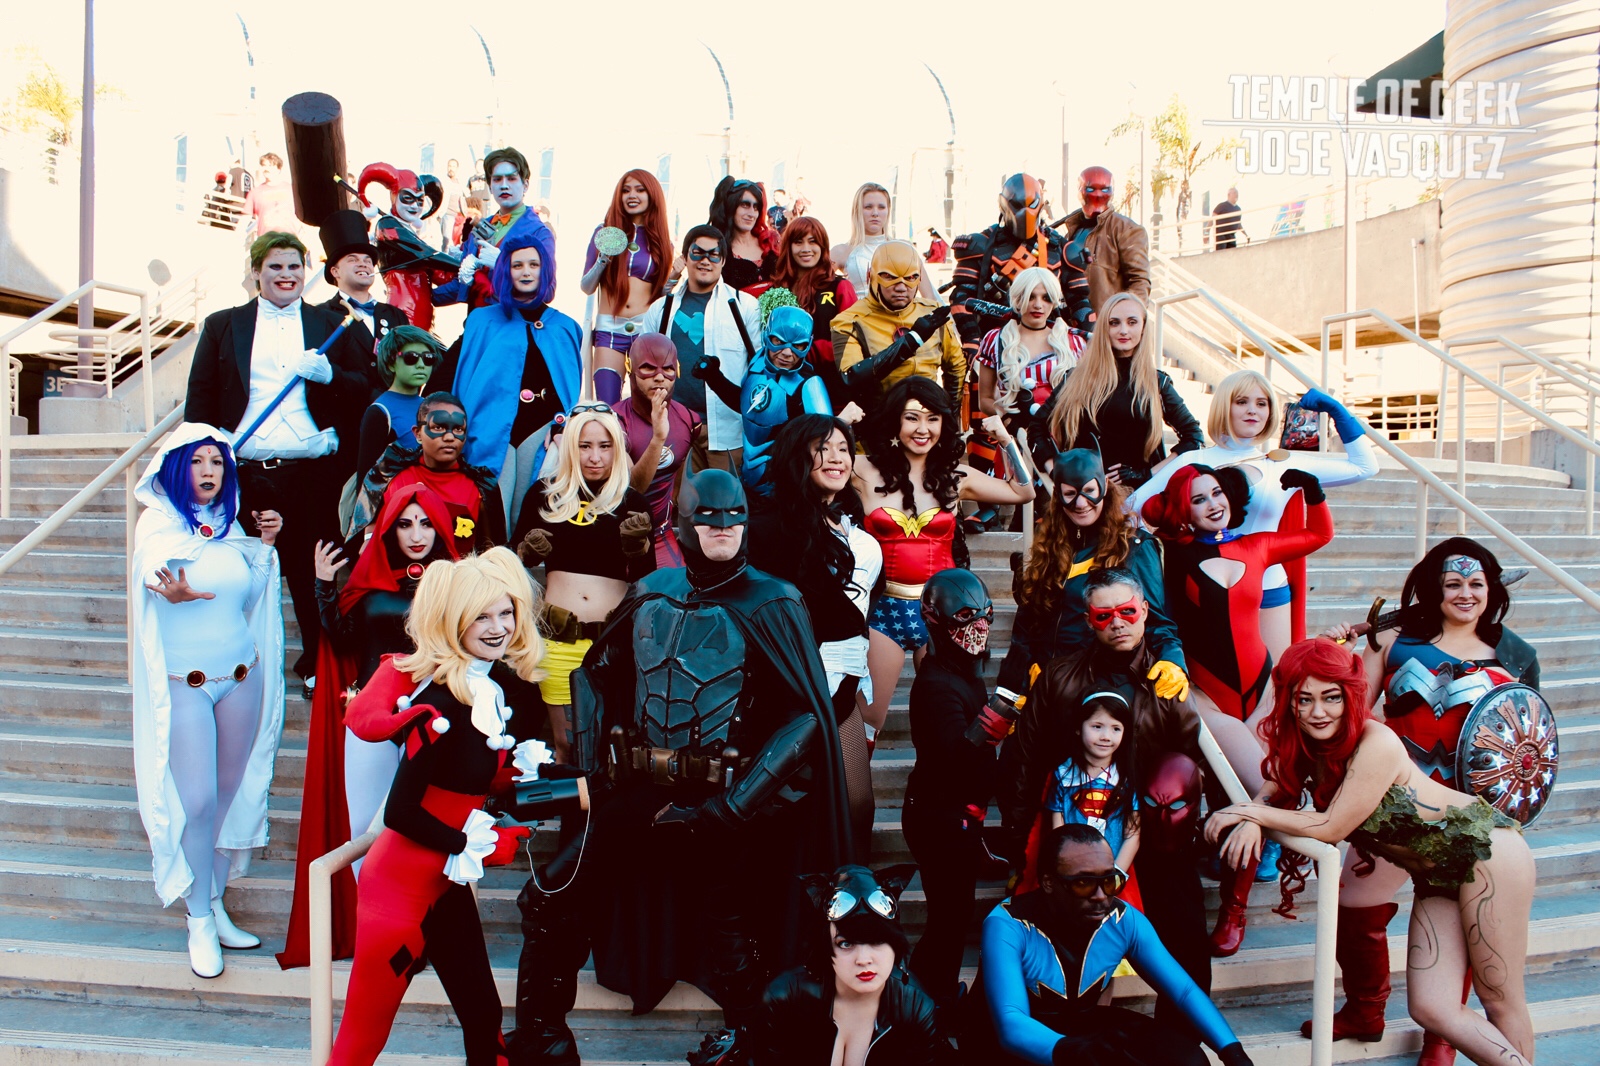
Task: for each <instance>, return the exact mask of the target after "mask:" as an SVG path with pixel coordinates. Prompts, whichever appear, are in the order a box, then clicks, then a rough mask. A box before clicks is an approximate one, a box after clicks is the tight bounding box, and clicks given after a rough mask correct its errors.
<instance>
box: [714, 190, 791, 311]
mask: <svg viewBox="0 0 1600 1066" xmlns="http://www.w3.org/2000/svg"><path fill="white" fill-rule="evenodd" d="M706 222H707V223H708V224H710V225H712V226H715V227H716V228H717V230H718V232H721V233H724V234H727V237H728V258H727V260H726V261H725V262H724V263H723V264H722V280H723V281H726V282H727V283H728V284H729V285H732V286H733V287H734V288H736V289H738V290H739V291H741V292H747V293H749V294H750V295H751V296H760V295H761V293H762V291H763V290H764V289H766V287H767V285H768V284H769V283H770V279H771V277H772V271H773V268H774V267H776V266H777V265H778V231H777V230H775V229H773V228H772V225H771V224H770V223H769V222H768V221H767V194H766V192H764V191H763V190H762V188H761V186H760V185H759V184H758V183H756V182H753V181H747V180H745V179H743V178H734V177H733V176H731V175H730V176H728V177H725V178H723V179H722V180H721V181H719V182H718V183H717V188H716V190H715V191H714V192H713V193H712V194H711V207H710V211H709V215H708V217H707V218H706Z"/></svg>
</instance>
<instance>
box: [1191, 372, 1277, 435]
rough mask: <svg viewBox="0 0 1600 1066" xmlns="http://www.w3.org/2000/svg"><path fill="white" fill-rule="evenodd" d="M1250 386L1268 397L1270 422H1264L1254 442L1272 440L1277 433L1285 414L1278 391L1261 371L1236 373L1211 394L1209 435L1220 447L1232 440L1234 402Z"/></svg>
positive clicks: (1207, 420) (1208, 421) (1230, 375)
mask: <svg viewBox="0 0 1600 1066" xmlns="http://www.w3.org/2000/svg"><path fill="white" fill-rule="evenodd" d="M1251 386H1255V387H1256V388H1258V389H1260V390H1261V395H1263V396H1265V397H1266V398H1267V420H1266V422H1264V423H1262V426H1261V432H1260V433H1257V434H1256V436H1255V439H1256V440H1258V441H1271V440H1272V435H1273V434H1274V433H1276V432H1277V431H1278V418H1279V416H1280V415H1282V414H1283V405H1282V404H1281V403H1280V402H1279V400H1278V391H1277V390H1276V389H1274V388H1273V387H1272V382H1270V381H1268V380H1267V378H1266V375H1264V374H1262V373H1261V372H1260V371H1258V370H1235V371H1234V372H1233V373H1231V374H1229V375H1228V376H1227V377H1225V378H1223V379H1222V381H1221V383H1220V384H1218V385H1217V388H1216V391H1215V392H1213V393H1212V395H1211V412H1210V413H1209V414H1207V415H1206V432H1207V433H1208V434H1210V436H1211V442H1212V443H1213V444H1221V443H1223V442H1224V441H1226V440H1230V439H1231V438H1232V437H1233V418H1232V415H1233V401H1235V400H1237V399H1238V398H1239V397H1241V396H1243V395H1244V394H1245V393H1247V392H1249V391H1250V388H1251ZM1239 443H1240V444H1244V443H1247V442H1245V441H1239Z"/></svg>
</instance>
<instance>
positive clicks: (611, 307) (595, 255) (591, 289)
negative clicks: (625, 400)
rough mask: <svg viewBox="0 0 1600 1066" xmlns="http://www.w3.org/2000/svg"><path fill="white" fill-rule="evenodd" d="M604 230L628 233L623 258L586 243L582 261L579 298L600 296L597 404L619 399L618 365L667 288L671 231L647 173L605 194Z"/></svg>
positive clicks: (634, 173) (636, 173)
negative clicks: (607, 202) (608, 201)
mask: <svg viewBox="0 0 1600 1066" xmlns="http://www.w3.org/2000/svg"><path fill="white" fill-rule="evenodd" d="M606 226H611V227H615V228H616V229H620V230H622V231H623V232H624V233H626V234H628V246H627V250H626V252H625V253H624V254H622V255H619V256H616V257H615V258H613V257H611V256H608V255H601V254H600V252H599V251H598V250H597V249H596V248H595V246H594V238H593V237H591V238H590V240H589V248H588V251H587V253H586V256H585V258H584V261H583V271H584V273H583V280H582V281H580V282H579V283H578V284H579V286H580V287H581V288H582V289H583V291H584V293H585V295H593V294H594V293H595V292H596V291H597V290H598V291H599V293H600V297H599V309H598V312H597V314H596V317H595V320H594V335H593V337H592V338H591V340H592V343H593V345H594V348H593V351H594V394H595V397H596V398H597V399H599V400H600V401H601V402H602V403H608V404H615V403H616V402H617V401H618V400H620V399H622V375H623V365H624V363H625V361H626V356H627V354H628V349H629V348H630V347H631V346H632V345H633V342H634V339H635V338H637V337H638V336H640V335H641V334H642V333H643V332H644V325H643V323H642V321H641V317H642V316H643V315H644V313H645V310H646V309H647V308H649V306H650V305H651V304H652V303H654V302H655V301H656V300H658V299H660V298H661V294H662V293H663V292H665V291H666V289H667V271H668V270H669V268H670V267H671V265H672V231H671V229H670V228H669V227H668V225H667V197H666V194H665V193H664V192H662V191H661V183H660V182H659V181H657V180H656V177H655V175H654V174H652V173H650V172H649V171H648V170H630V171H628V172H627V173H625V174H623V175H622V179H621V180H620V181H618V182H617V188H616V191H615V192H613V193H612V194H611V206H610V208H608V209H607V210H606V217H605V221H604V222H602V223H601V224H600V226H597V227H596V228H595V233H596V234H598V233H599V232H600V230H601V229H602V228H604V227H606Z"/></svg>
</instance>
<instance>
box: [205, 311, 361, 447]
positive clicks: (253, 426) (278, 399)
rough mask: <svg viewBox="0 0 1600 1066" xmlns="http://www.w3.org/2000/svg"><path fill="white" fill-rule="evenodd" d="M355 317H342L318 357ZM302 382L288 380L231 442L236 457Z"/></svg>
mask: <svg viewBox="0 0 1600 1066" xmlns="http://www.w3.org/2000/svg"><path fill="white" fill-rule="evenodd" d="M355 317H356V316H355V314H354V312H352V313H350V314H347V315H345V316H344V321H343V322H340V323H339V326H338V328H337V329H335V330H334V331H333V332H332V333H330V334H328V339H327V340H325V341H323V342H322V346H321V347H320V348H318V349H317V354H318V355H327V354H328V349H329V348H332V347H333V343H334V341H337V340H338V339H339V336H340V334H342V333H343V332H344V330H345V327H346V326H348V325H349V324H350V323H351V322H353V321H355ZM304 380H305V379H303V378H301V377H300V376H299V375H296V376H294V377H292V378H290V379H289V384H287V385H285V386H284V387H283V391H281V392H279V393H278V395H276V396H274V397H273V398H272V402H271V403H269V404H267V409H266V410H265V411H262V412H261V414H260V415H259V416H257V418H256V420H255V421H254V422H252V423H250V428H249V429H247V430H245V431H244V432H243V433H242V434H240V435H239V437H238V438H237V439H236V440H235V441H234V442H233V453H234V455H238V454H239V448H240V446H241V445H243V444H244V442H245V441H247V440H249V439H250V438H251V437H252V436H254V435H255V431H256V430H258V429H260V428H261V423H263V422H265V421H266V420H267V416H268V415H270V414H272V412H274V411H276V410H277V409H278V405H279V404H280V403H282V402H283V401H284V400H285V399H286V398H287V397H288V395H289V393H291V392H292V391H294V387H295V386H296V385H299V384H300V383H301V382H302V381H304Z"/></svg>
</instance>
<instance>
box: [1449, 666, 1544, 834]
mask: <svg viewBox="0 0 1600 1066" xmlns="http://www.w3.org/2000/svg"><path fill="white" fill-rule="evenodd" d="M1560 762H1561V746H1560V743H1559V739H1558V737H1557V736H1556V717H1555V715H1554V714H1552V713H1551V711H1550V705H1549V704H1548V703H1546V702H1545V699H1544V697H1543V696H1541V695H1540V694H1539V690H1538V689H1536V688H1531V687H1529V686H1528V685H1522V684H1516V683H1512V684H1508V685H1499V686H1497V687H1495V688H1493V689H1491V690H1490V691H1488V692H1486V693H1484V694H1483V695H1482V696H1481V697H1479V699H1478V702H1477V703H1475V704H1473V706H1472V710H1470V711H1468V712H1467V720H1466V722H1465V723H1464V724H1463V725H1462V727H1461V743H1460V745H1459V746H1458V747H1457V748H1456V781H1457V782H1458V784H1461V785H1464V786H1465V788H1466V790H1467V791H1468V792H1471V793H1472V794H1473V795H1475V796H1480V797H1482V798H1483V799H1484V800H1485V801H1487V802H1488V803H1489V804H1490V805H1491V806H1493V807H1494V808H1495V810H1498V811H1500V812H1502V813H1503V814H1506V815H1509V816H1510V817H1512V818H1515V819H1516V820H1517V821H1518V822H1521V823H1522V824H1523V825H1525V826H1527V825H1532V824H1533V822H1534V821H1535V820H1536V819H1537V818H1538V817H1539V812H1540V811H1542V810H1544V806H1545V804H1546V803H1548V802H1550V795H1551V793H1552V792H1553V791H1554V790H1555V786H1556V768H1557V767H1558V766H1559V765H1560Z"/></svg>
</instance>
